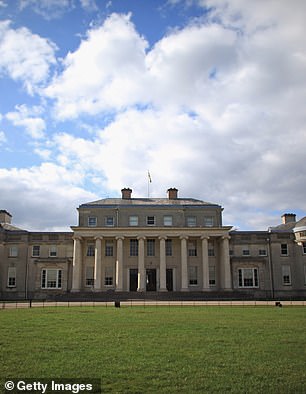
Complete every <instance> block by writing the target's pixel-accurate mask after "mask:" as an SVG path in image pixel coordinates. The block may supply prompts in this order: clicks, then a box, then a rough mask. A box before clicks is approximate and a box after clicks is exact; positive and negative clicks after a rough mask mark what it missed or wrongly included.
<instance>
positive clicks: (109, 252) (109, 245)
mask: <svg viewBox="0 0 306 394" xmlns="http://www.w3.org/2000/svg"><path fill="white" fill-rule="evenodd" d="M113 255H114V243H113V241H106V242H105V256H113Z"/></svg>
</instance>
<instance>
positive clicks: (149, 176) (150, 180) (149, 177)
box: [148, 171, 152, 183]
mask: <svg viewBox="0 0 306 394" xmlns="http://www.w3.org/2000/svg"><path fill="white" fill-rule="evenodd" d="M148 179H149V182H150V183H152V178H151V175H150V172H149V171H148Z"/></svg>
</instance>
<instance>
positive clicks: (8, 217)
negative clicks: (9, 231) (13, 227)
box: [0, 209, 12, 224]
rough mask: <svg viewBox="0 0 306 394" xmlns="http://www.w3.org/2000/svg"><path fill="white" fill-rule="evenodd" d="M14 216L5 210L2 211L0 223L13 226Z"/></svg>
mask: <svg viewBox="0 0 306 394" xmlns="http://www.w3.org/2000/svg"><path fill="white" fill-rule="evenodd" d="M11 222H12V215H11V214H10V213H8V212H7V211H5V210H4V209H0V223H7V224H11Z"/></svg>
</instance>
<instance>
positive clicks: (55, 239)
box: [0, 188, 306, 299]
mask: <svg viewBox="0 0 306 394" xmlns="http://www.w3.org/2000/svg"><path fill="white" fill-rule="evenodd" d="M121 192H122V196H121V198H106V199H102V200H98V201H93V202H88V203H85V204H82V205H80V206H79V208H78V213H79V221H78V225H77V226H73V227H71V229H72V232H65V233H64V232H29V231H26V230H22V229H19V228H17V227H15V226H13V225H12V224H11V219H12V217H11V215H10V214H9V213H8V212H7V211H5V210H1V211H0V280H1V282H0V291H1V293H0V294H1V298H2V299H22V298H26V299H29V298H31V299H32V298H44V299H46V298H69V297H72V298H73V297H76V296H77V297H78V298H81V299H82V298H84V299H86V298H88V297H92V298H95V297H96V298H100V299H101V298H103V297H104V295H109V294H114V295H115V294H116V295H122V296H125V297H126V296H128V297H133V295H134V296H137V295H138V296H139V294H141V295H142V296H148V295H152V294H155V295H156V296H159V297H161V298H165V297H173V298H175V296H179V295H180V296H182V294H185V295H187V294H188V295H189V296H188V297H190V296H192V295H193V294H194V295H195V296H197V297H201V298H204V299H205V298H208V299H209V298H258V299H262V298H279V297H281V298H289V297H290V298H292V297H294V298H304V297H306V218H303V219H301V220H300V221H299V222H296V218H295V215H294V214H285V215H283V217H282V224H280V225H279V226H277V227H274V228H269V229H268V230H267V231H233V230H232V227H231V226H223V224H222V211H223V208H222V207H221V206H220V205H218V204H214V203H210V202H205V201H202V200H198V199H193V198H179V197H178V190H177V189H175V188H170V189H168V192H167V196H166V197H165V198H133V197H132V190H131V189H129V188H125V189H122V191H121Z"/></svg>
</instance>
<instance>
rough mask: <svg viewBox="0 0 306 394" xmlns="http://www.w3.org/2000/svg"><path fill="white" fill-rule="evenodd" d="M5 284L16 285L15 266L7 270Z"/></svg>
mask: <svg viewBox="0 0 306 394" xmlns="http://www.w3.org/2000/svg"><path fill="white" fill-rule="evenodd" d="M7 286H8V287H16V267H9V268H8V272H7Z"/></svg>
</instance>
